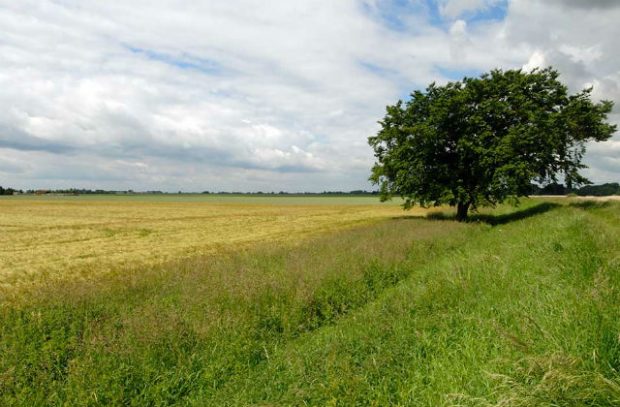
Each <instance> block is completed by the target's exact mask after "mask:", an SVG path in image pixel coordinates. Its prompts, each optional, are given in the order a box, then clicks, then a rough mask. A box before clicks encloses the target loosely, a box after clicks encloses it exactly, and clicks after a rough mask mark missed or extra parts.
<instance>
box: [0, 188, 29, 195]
mask: <svg viewBox="0 0 620 407" xmlns="http://www.w3.org/2000/svg"><path fill="white" fill-rule="evenodd" d="M23 192H24V191H22V190H17V189H14V188H3V187H2V186H0V195H13V194H15V193H23Z"/></svg>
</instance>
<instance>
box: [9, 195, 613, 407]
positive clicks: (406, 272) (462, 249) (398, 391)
mask: <svg viewBox="0 0 620 407" xmlns="http://www.w3.org/2000/svg"><path fill="white" fill-rule="evenodd" d="M528 210H529V209H528ZM504 215H505V214H500V215H499V216H504ZM529 215H530V216H529V217H524V216H514V219H509V218H508V220H506V219H507V218H506V217H502V218H501V219H502V222H495V223H493V222H487V223H484V222H478V223H469V224H457V223H455V222H451V221H441V220H423V219H397V220H392V221H387V222H383V223H380V224H375V225H368V226H364V227H360V228H357V229H354V230H347V231H342V232H338V233H335V234H332V235H330V236H323V237H321V238H316V239H314V240H311V241H310V242H308V243H307V244H304V245H302V246H300V247H296V248H292V249H291V248H288V249H282V248H279V247H277V246H273V247H272V246H269V245H263V246H261V247H258V248H254V249H251V250H246V251H244V252H241V253H238V254H236V255H230V256H226V257H221V258H204V259H194V260H186V261H183V262H179V263H177V264H169V265H167V266H162V267H160V268H154V269H151V270H150V271H145V272H143V273H140V274H132V275H130V276H121V275H116V276H110V277H108V278H104V279H101V280H98V281H87V282H74V283H71V284H65V285H63V286H49V287H43V288H41V289H40V291H39V292H38V293H37V295H36V296H34V297H32V298H30V299H29V301H28V302H24V303H21V304H13V305H11V306H4V307H3V308H2V310H1V311H0V354H1V355H2V358H1V359H0V404H2V405H8V406H10V405H140V406H143V405H153V406H154V405H173V404H174V405H255V404H259V405H260V404H263V405H303V404H304V403H305V404H308V405H357V404H361V405H388V404H393V405H427V406H435V405H489V406H490V405H519V406H520V405H523V406H525V405H528V406H529V405H549V406H560V405H562V406H563V405H567V406H568V405H617V404H618V403H620V385H619V383H620V381H619V375H618V369H620V343H619V338H618V334H619V333H620V322H619V321H620V315H619V314H620V310H618V309H617V304H618V303H620V291H619V288H620V275H619V274H618V269H619V266H620V258H619V257H618V246H617V245H618V243H617V242H618V241H620V216H619V215H620V207H619V206H618V205H617V204H598V205H590V206H588V205H581V206H563V207H559V208H549V209H548V210H546V211H532V213H531V214H529ZM487 220H488V219H487ZM487 220H485V222H486V221H487ZM488 223H492V224H495V225H496V226H490V225H489V224H488Z"/></svg>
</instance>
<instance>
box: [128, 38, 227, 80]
mask: <svg viewBox="0 0 620 407" xmlns="http://www.w3.org/2000/svg"><path fill="white" fill-rule="evenodd" d="M125 48H126V49H128V50H129V51H131V53H133V54H137V55H141V56H143V57H145V58H147V59H150V60H153V61H158V62H162V63H164V64H166V65H170V66H173V67H176V68H179V69H190V70H194V71H198V72H202V73H204V74H208V75H218V74H221V73H222V67H221V66H220V64H218V63H217V62H215V61H213V60H210V59H206V58H198V57H195V56H191V55H187V54H181V55H172V54H167V53H164V52H159V51H155V50H151V49H146V48H139V47H133V46H130V45H125Z"/></svg>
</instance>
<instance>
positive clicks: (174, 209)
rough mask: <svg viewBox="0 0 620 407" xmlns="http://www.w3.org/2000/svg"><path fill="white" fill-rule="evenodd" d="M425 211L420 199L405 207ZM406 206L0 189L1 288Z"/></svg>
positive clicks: (225, 247)
mask: <svg viewBox="0 0 620 407" xmlns="http://www.w3.org/2000/svg"><path fill="white" fill-rule="evenodd" d="M422 213H424V211H423V210H422V209H417V210H414V211H411V212H408V213H407V215H408V216H416V215H418V216H419V215H421V214H422ZM396 216H403V211H402V209H401V208H400V206H399V205H397V204H395V203H386V204H379V203H378V200H377V199H376V198H372V197H363V198H359V197H358V198H329V197H327V198H323V197H261V198H252V197H248V198H245V197H234V196H230V197H226V196H224V197H222V196H219V197H218V196H211V197H199V196H198V197H197V196H191V195H189V196H186V197H184V196H182V195H179V196H177V197H174V196H173V197H172V198H168V197H166V196H126V197H106V196H95V197H93V196H80V197H36V196H32V197H15V198H4V199H0V289H12V288H15V287H17V286H20V285H24V284H31V283H33V282H37V281H38V282H41V281H47V282H49V281H54V280H58V279H65V278H78V279H80V278H92V277H93V276H95V275H98V274H101V273H105V272H108V271H111V270H125V269H130V268H131V269H135V268H139V267H143V266H148V265H153V264H160V263H163V262H167V261H170V260H176V259H179V258H186V257H192V256H196V255H209V254H215V253H221V252H224V251H231V250H232V251H234V250H237V249H239V248H240V247H243V246H247V245H250V244H253V243H256V242H263V241H274V242H278V243H285V242H289V243H295V242H297V241H299V240H300V239H303V238H304V237H305V236H308V235H312V234H316V233H319V232H326V231H330V230H336V229H340V228H345V227H348V226H352V225H355V224H360V223H365V222H372V221H376V220H379V219H385V218H390V217H396Z"/></svg>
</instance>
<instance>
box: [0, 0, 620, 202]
mask: <svg viewBox="0 0 620 407" xmlns="http://www.w3.org/2000/svg"><path fill="white" fill-rule="evenodd" d="M617 21H620V2H616V1H609V0H607V1H605V0H600V1H589V2H581V1H577V0H569V1H560V0H553V1H543V0H528V1H526V0H514V1H509V2H505V1H500V0H438V1H427V0H411V1H403V0H366V1H363V0H339V1H327V0H326V1H321V2H317V1H310V0H307V1H305V0H299V1H294V2H293V1H285V0H281V1H275V0H270V1H254V0H235V1H228V2H221V1H202V2H195V1H174V2H173V1H168V0H149V1H146V0H134V1H131V2H100V1H94V0H93V1H88V0H82V1H77V0H63V1H60V0H59V1H34V0H20V1H18V2H13V1H4V2H2V4H1V5H0V27H2V36H0V61H1V63H0V88H1V89H2V92H0V185H11V186H14V187H18V188H30V187H34V188H38V187H52V188H62V187H86V188H93V187H97V188H108V189H130V188H131V189H136V190H148V189H159V190H174V191H176V190H179V189H182V190H187V191H190V190H193V191H200V190H233V189H234V190H246V191H258V190H263V191H271V190H276V191H278V190H288V191H322V190H330V189H339V190H350V189H368V188H370V185H369V184H368V181H367V178H368V175H369V170H370V167H371V165H372V163H373V157H372V153H371V149H370V148H369V147H368V146H367V144H366V139H367V137H368V136H369V135H371V134H373V133H374V132H375V131H376V130H377V129H378V126H377V123H376V121H377V120H379V119H380V118H381V117H382V116H383V113H384V109H385V105H387V104H392V103H394V102H395V101H396V100H397V99H398V98H405V97H406V96H407V94H408V93H409V92H410V91H412V90H413V89H418V88H423V87H426V85H428V83H430V82H432V81H437V82H445V81H448V80H451V79H460V78H461V77H462V76H463V75H476V74H478V73H480V72H483V71H486V70H489V69H492V68H495V67H501V68H505V69H508V68H519V67H525V68H527V69H530V68H533V67H536V66H546V65H553V66H555V67H557V68H558V69H559V70H560V72H561V74H562V79H563V80H564V81H565V82H567V83H568V84H569V86H570V87H571V89H572V90H574V91H576V90H578V89H581V88H583V87H585V86H593V87H594V97H595V99H602V98H604V99H611V100H613V101H615V102H616V105H617V108H616V112H618V109H620V54H619V53H618V52H617V44H616V39H617V38H620V28H619V26H618V24H616V22H617ZM611 118H612V121H614V122H615V123H618V122H620V115H619V114H618V113H614V114H613V115H612V117H611ZM619 157H620V137H619V136H618V135H616V136H615V137H614V139H613V140H611V141H609V142H606V143H602V144H597V145H593V146H592V147H591V148H590V150H589V153H588V155H587V158H586V163H587V164H588V165H589V166H590V169H589V170H587V171H586V175H587V176H589V177H590V178H591V179H592V180H593V181H595V182H606V181H617V180H618V179H620V158H619Z"/></svg>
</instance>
